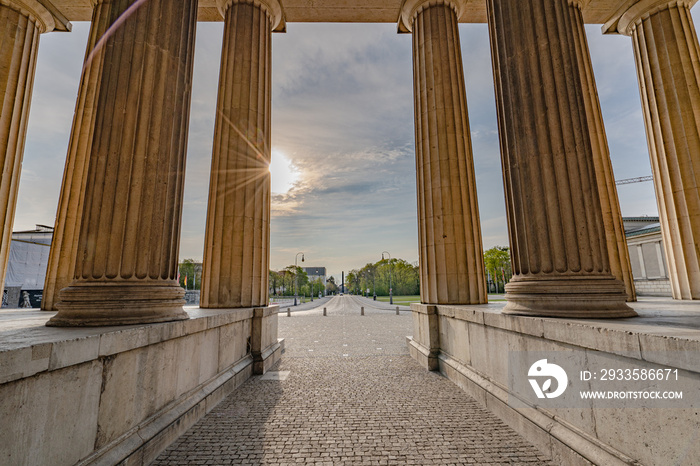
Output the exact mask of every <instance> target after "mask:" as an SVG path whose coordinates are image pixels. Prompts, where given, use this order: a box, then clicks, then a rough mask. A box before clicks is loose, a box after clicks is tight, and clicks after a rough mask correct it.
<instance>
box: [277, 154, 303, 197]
mask: <svg viewBox="0 0 700 466" xmlns="http://www.w3.org/2000/svg"><path fill="white" fill-rule="evenodd" d="M270 177H271V183H272V193H273V194H287V193H289V191H290V190H291V189H292V188H293V187H294V185H295V184H296V183H297V182H298V181H299V170H297V169H296V167H295V166H294V164H292V162H291V161H290V160H289V159H288V158H287V157H286V156H285V155H284V154H283V153H281V152H280V151H278V150H275V149H273V150H272V161H271V162H270Z"/></svg>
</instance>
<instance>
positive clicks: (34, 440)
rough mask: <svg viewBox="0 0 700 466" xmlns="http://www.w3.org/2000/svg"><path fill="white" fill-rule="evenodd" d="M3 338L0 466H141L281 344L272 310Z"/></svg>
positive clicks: (195, 314) (272, 357)
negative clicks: (84, 465) (135, 465)
mask: <svg viewBox="0 0 700 466" xmlns="http://www.w3.org/2000/svg"><path fill="white" fill-rule="evenodd" d="M4 336H8V335H4ZM4 340H5V341H3V342H2V343H0V417H2V419H6V420H10V419H11V420H12V422H3V423H0V463H1V464H31V465H42V464H51V465H71V464H76V463H77V464H110V465H112V464H117V463H119V462H121V461H124V460H127V463H128V464H149V463H150V462H151V461H152V460H153V459H155V457H156V456H157V455H158V453H159V452H161V451H162V450H163V449H164V448H166V447H167V446H168V445H170V443H172V441H173V440H174V439H175V438H177V437H178V436H179V435H180V434H181V433H182V432H184V431H185V430H186V429H187V428H188V427H190V426H191V425H192V424H194V423H195V422H196V421H197V420H198V419H199V418H201V417H202V416H203V415H204V414H206V413H207V412H208V411H210V410H211V409H212V408H213V407H214V406H215V405H216V404H217V403H218V402H219V401H221V400H222V399H223V398H224V397H226V396H227V395H228V394H229V393H231V392H232V391H233V390H234V389H235V388H236V387H238V386H239V385H240V384H241V383H243V382H244V381H245V380H247V379H248V378H249V377H250V376H251V375H252V374H253V373H263V372H264V371H265V370H267V368H269V366H270V365H271V364H274V363H275V362H276V361H277V360H278V358H279V356H280V353H281V348H282V342H278V341H277V307H272V308H265V309H238V310H201V309H196V310H191V311H190V319H189V320H186V321H179V322H169V323H162V324H151V325H142V326H136V325H134V326H128V327H106V328H105V327H103V328H77V329H76V328H73V329H57V328H47V327H43V326H42V327H35V328H30V329H22V330H21V331H15V332H14V333H13V334H12V335H9V336H8V338H4Z"/></svg>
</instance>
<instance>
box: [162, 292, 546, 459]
mask: <svg viewBox="0 0 700 466" xmlns="http://www.w3.org/2000/svg"><path fill="white" fill-rule="evenodd" d="M363 301H365V300H363V299H362V298H357V297H353V296H339V297H335V298H333V299H332V300H331V301H330V302H328V303H325V305H326V308H327V310H328V316H327V317H323V315H322V309H321V312H314V313H313V314H312V313H311V312H309V313H308V314H307V313H306V312H303V313H296V314H292V316H291V317H286V314H280V316H279V334H280V337H282V338H285V345H286V351H285V354H284V355H283V359H282V361H281V363H280V365H279V366H278V367H277V368H274V369H273V371H270V372H268V373H267V374H266V375H265V376H262V377H261V376H256V377H253V378H252V379H250V380H248V381H247V382H246V383H244V384H243V385H242V386H241V387H240V388H239V389H238V390H237V391H235V392H234V393H233V394H232V395H231V396H229V397H228V398H227V399H225V400H224V401H222V402H221V403H220V404H219V405H218V406H217V407H216V408H215V409H214V410H212V411H211V412H210V413H209V414H208V415H207V416H205V417H204V418H203V419H202V420H200V422H198V423H197V424H196V425H195V426H193V427H192V428H191V429H190V430H188V431H187V432H186V433H185V434H184V435H183V436H182V437H180V439H178V441H176V442H175V443H174V444H173V445H172V446H171V447H170V448H169V449H167V450H166V451H165V452H163V454H161V455H160V457H158V459H157V460H156V461H155V462H154V463H153V464H155V465H174V464H177V465H181V464H216V465H225V464H250V465H261V464H270V465H272V464H274V465H284V464H299V463H304V464H327V465H338V464H367V465H379V464H385V465H389V464H396V465H403V464H412V465H432V464H523V463H528V464H550V463H549V462H548V460H547V458H546V456H545V455H543V454H542V453H541V452H539V451H538V450H536V449H535V448H534V447H533V446H531V445H530V444H529V443H527V442H526V441H525V440H524V439H523V438H522V437H520V436H519V435H518V434H516V433H515V432H514V431H513V430H511V429H510V428H509V427H507V426H506V425H505V424H504V423H503V422H501V421H500V420H499V419H498V418H497V417H496V416H495V415H493V414H491V413H490V412H489V411H487V410H485V409H484V408H482V407H481V406H480V405H479V404H478V403H477V402H476V401H474V400H473V399H472V398H470V397H469V396H468V395H467V394H466V393H464V392H463V391H462V390H460V389H459V388H458V387H457V386H456V385H454V384H453V383H452V382H450V381H449V380H447V379H446V378H444V377H442V376H441V375H439V374H436V373H431V372H428V371H426V370H424V369H423V368H422V367H420V366H419V365H418V363H416V362H415V361H414V360H413V359H411V357H410V356H409V354H408V349H407V346H406V338H405V337H406V335H410V334H411V333H412V320H411V316H410V313H407V312H401V313H400V315H398V316H397V315H396V313H395V311H394V312H392V311H390V310H379V309H376V308H372V309H371V311H370V309H369V308H368V307H366V308H365V316H360V305H362V304H363ZM368 301H369V300H368ZM302 314H304V315H302Z"/></svg>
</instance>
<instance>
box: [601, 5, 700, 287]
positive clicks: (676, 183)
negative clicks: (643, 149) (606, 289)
mask: <svg viewBox="0 0 700 466" xmlns="http://www.w3.org/2000/svg"><path fill="white" fill-rule="evenodd" d="M694 3H695V0H692V1H682V0H681V1H668V0H664V1H659V0H646V1H640V2H638V3H636V4H635V5H633V6H632V7H631V8H630V9H629V10H627V11H626V12H624V13H622V14H621V15H620V16H619V17H618V18H616V19H614V20H613V21H612V22H611V23H612V26H610V25H609V24H608V25H606V26H608V27H609V29H608V31H607V32H620V33H622V34H626V35H629V36H631V37H632V44H633V48H634V57H635V61H636V64H637V77H638V80H639V88H640V92H641V100H642V108H643V111H644V123H645V126H646V131H647V142H648V145H649V155H650V158H651V168H652V173H653V175H654V188H655V190H656V201H657V204H658V207H659V218H660V220H661V234H662V236H663V240H664V248H665V250H666V257H667V263H668V269H669V275H670V280H671V289H672V292H673V297H674V298H676V299H700V187H699V183H700V46H699V45H698V37H697V33H696V32H695V26H694V24H693V19H692V17H691V16H690V7H691V6H692V5H693V4H694Z"/></svg>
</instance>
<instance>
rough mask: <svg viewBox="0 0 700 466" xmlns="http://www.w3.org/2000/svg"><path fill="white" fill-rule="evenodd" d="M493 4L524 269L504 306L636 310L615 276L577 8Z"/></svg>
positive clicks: (610, 312) (542, 0)
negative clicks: (599, 183) (581, 64)
mask: <svg viewBox="0 0 700 466" xmlns="http://www.w3.org/2000/svg"><path fill="white" fill-rule="evenodd" d="M487 9H488V21H489V34H490V37H491V51H492V55H493V66H494V82H495V86H496V101H497V110H498V120H499V135H500V140H501V155H502V161H503V170H504V186H505V193H506V210H507V214H508V227H509V232H510V242H511V254H512V259H513V271H514V276H513V279H512V280H511V282H510V283H509V284H508V285H507V286H506V300H507V301H508V303H507V305H506V307H505V309H504V312H505V313H512V314H527V315H543V316H563V317H624V316H633V315H636V314H635V312H634V311H633V310H631V309H630V308H629V307H628V306H627V305H626V304H625V299H626V293H625V289H624V285H623V283H622V282H621V281H619V280H617V279H615V278H614V277H613V276H612V274H611V272H610V265H609V260H608V252H607V246H606V239H605V229H604V222H603V215H602V211H601V203H600V199H599V196H598V189H597V185H596V176H595V168H594V162H593V151H592V149H591V138H590V133H589V129H588V121H587V114H586V107H585V103H584V89H583V85H582V82H581V73H580V71H579V59H578V57H577V49H576V42H575V40H574V31H575V28H576V26H575V25H574V24H572V17H571V12H570V11H569V4H568V2H567V0H518V1H517V2H514V1H510V0H487ZM543 51H546V52H543Z"/></svg>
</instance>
